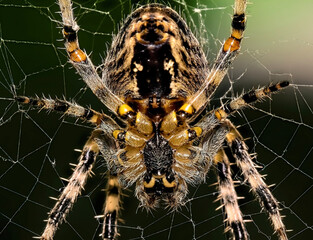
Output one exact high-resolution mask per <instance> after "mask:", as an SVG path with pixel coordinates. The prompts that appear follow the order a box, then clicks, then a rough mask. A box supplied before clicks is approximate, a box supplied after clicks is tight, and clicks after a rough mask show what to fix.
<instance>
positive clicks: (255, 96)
mask: <svg viewBox="0 0 313 240" xmlns="http://www.w3.org/2000/svg"><path fill="white" fill-rule="evenodd" d="M287 86H289V82H288V81H283V82H279V83H276V84H272V85H269V86H267V87H262V88H259V89H255V90H251V91H249V92H247V93H245V94H243V95H242V96H240V97H238V98H236V99H234V100H232V101H230V102H229V103H227V104H225V105H224V106H222V107H220V108H219V109H217V110H214V114H215V116H216V117H217V118H218V119H225V118H227V117H228V116H229V115H230V114H232V113H235V112H237V111H238V110H240V109H242V108H245V107H247V106H250V104H252V103H255V102H257V101H259V100H262V99H264V98H265V97H268V96H270V95H271V94H272V93H275V92H277V91H280V90H281V89H283V88H285V87H287Z"/></svg>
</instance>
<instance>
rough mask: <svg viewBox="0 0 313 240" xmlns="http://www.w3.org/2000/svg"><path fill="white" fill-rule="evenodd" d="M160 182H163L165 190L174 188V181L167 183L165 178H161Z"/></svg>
mask: <svg viewBox="0 0 313 240" xmlns="http://www.w3.org/2000/svg"><path fill="white" fill-rule="evenodd" d="M162 182H163V185H164V187H167V188H173V187H175V186H176V183H175V181H173V182H171V183H170V182H169V181H167V179H166V177H163V178H162Z"/></svg>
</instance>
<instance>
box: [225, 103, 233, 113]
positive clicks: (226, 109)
mask: <svg viewBox="0 0 313 240" xmlns="http://www.w3.org/2000/svg"><path fill="white" fill-rule="evenodd" d="M223 109H224V111H225V113H227V114H230V113H232V112H233V111H234V109H232V108H231V106H230V104H229V103H227V104H225V105H224V106H223Z"/></svg>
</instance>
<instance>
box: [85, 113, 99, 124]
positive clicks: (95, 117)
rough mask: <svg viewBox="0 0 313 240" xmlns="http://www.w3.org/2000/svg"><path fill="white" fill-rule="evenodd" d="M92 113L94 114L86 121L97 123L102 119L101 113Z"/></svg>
mask: <svg viewBox="0 0 313 240" xmlns="http://www.w3.org/2000/svg"><path fill="white" fill-rule="evenodd" d="M93 113H94V115H93V116H92V117H91V119H89V120H88V121H89V122H92V123H95V124H97V125H99V124H100V123H101V121H102V115H101V114H98V113H97V112H93Z"/></svg>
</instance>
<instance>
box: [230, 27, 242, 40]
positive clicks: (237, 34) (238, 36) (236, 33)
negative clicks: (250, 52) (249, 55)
mask: <svg viewBox="0 0 313 240" xmlns="http://www.w3.org/2000/svg"><path fill="white" fill-rule="evenodd" d="M242 33H243V31H242V30H237V29H234V30H233V31H232V33H231V36H232V37H233V38H236V39H241V38H242Z"/></svg>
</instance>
